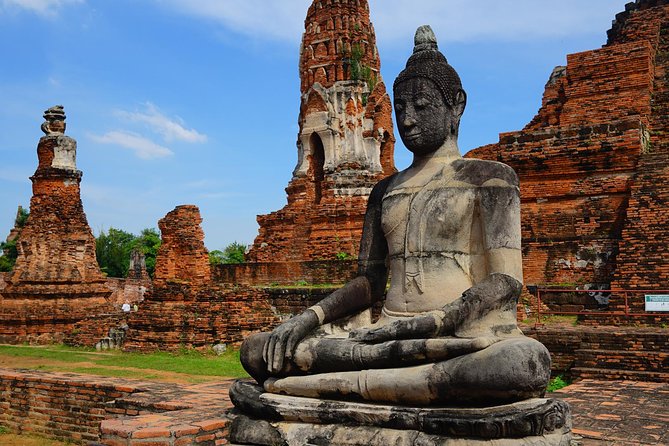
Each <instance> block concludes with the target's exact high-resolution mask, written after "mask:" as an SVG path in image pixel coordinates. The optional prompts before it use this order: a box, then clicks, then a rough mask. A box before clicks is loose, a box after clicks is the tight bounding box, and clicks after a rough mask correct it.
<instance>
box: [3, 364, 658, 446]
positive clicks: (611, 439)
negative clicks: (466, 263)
mask: <svg viewBox="0 0 669 446" xmlns="http://www.w3.org/2000/svg"><path fill="white" fill-rule="evenodd" d="M0 372H2V370H0ZM5 372H6V373H5V375H6V376H5V379H4V381H3V382H5V384H6V385H8V386H10V387H15V386H16V385H17V383H18V382H19V381H20V382H22V383H24V384H25V385H24V387H25V389H24V390H25V391H26V392H28V393H26V395H24V398H23V402H22V403H21V401H15V398H13V399H12V398H11V395H3V393H2V392H0V397H8V398H9V399H6V400H4V401H0V409H2V410H0V415H2V416H0V419H3V418H5V420H4V421H5V423H4V424H6V423H8V422H10V421H17V422H19V423H20V424H21V425H23V426H24V427H25V428H26V429H25V430H26V432H30V431H35V432H37V431H38V430H36V426H32V429H28V427H30V426H31V425H34V424H35V423H37V422H38V421H39V420H41V418H39V417H38V418H37V419H32V418H31V416H30V415H27V413H32V414H33V415H34V416H37V415H40V414H41V413H42V412H44V413H47V414H48V413H51V412H50V410H46V409H49V408H48V407H47V408H44V407H42V406H44V405H47V406H48V405H49V404H51V405H54V407H53V408H51V409H54V410H55V409H57V408H62V407H60V406H62V404H63V401H61V400H62V398H60V399H59V398H58V396H59V395H60V393H63V394H64V395H70V397H69V399H67V398H66V399H67V403H68V404H70V405H73V404H74V405H76V406H77V407H78V406H81V405H82V404H84V403H85V402H86V401H83V400H82V401H79V399H77V398H80V397H78V396H76V395H75V393H74V392H73V390H72V389H74V388H75V387H77V386H79V387H81V386H83V387H84V390H86V389H87V388H88V387H95V388H96V389H97V388H98V387H99V388H100V389H102V388H103V387H105V383H106V382H107V381H109V386H107V387H109V389H111V390H115V391H118V392H120V393H119V395H115V396H113V399H111V400H110V401H108V402H107V403H104V404H102V406H100V407H99V408H97V409H96V410H97V411H94V410H91V411H90V412H91V414H93V412H95V414H101V415H100V416H99V417H97V418H98V419H100V418H108V419H106V420H104V421H102V425H101V426H100V430H99V431H98V432H99V433H100V434H101V437H100V438H99V442H100V444H104V445H107V446H139V445H141V446H148V444H151V445H161V446H162V445H165V446H167V445H170V446H177V445H178V446H183V445H210V444H225V440H224V438H225V437H226V435H227V430H228V429H227V428H228V424H229V422H230V417H229V413H228V412H229V409H230V408H231V406H232V405H231V403H230V399H229V397H228V389H229V386H230V384H231V383H232V380H224V381H221V382H217V383H206V384H194V385H179V384H165V383H147V382H140V381H135V380H127V379H119V378H114V379H111V380H110V379H106V378H101V377H93V376H90V375H78V374H71V373H51V372H38V371H27V370H26V371H10V370H5ZM2 376H3V375H1V374H0V378H1V377H2ZM17 380H18V381H17ZM68 383H69V385H68ZM82 383H83V384H82ZM87 383H88V384H87ZM28 384H30V385H29V386H28ZM96 386H97V387H96ZM28 387H29V388H28ZM77 388H78V387H77ZM100 389H98V390H100ZM105 389H106V387H105ZM109 389H107V390H109ZM102 390H104V389H102ZM102 390H100V391H102ZM44 392H47V393H48V392H51V393H48V395H47V394H45V395H46V396H45V395H43V393H44ZM59 392H60V393H59ZM10 393H11V392H10ZM89 393H90V391H89ZM93 393H95V392H93ZM103 393H104V392H103ZM121 394H123V395H121ZM105 395H106V394H105ZM84 396H85V395H84ZM550 396H551V397H556V398H562V399H564V400H566V401H567V402H569V404H571V406H572V414H573V420H574V433H575V434H576V436H577V437H578V438H577V440H576V442H575V443H576V444H577V445H578V446H603V445H607V446H631V445H669V383H649V382H636V381H596V380H582V381H579V382H577V383H575V384H572V385H571V386H568V387H566V388H564V389H562V390H561V391H559V392H555V393H552V394H550ZM111 397H112V396H111V394H110V398H111ZM81 398H83V396H81ZM1 399H2V398H0V400H1ZM106 399H109V398H106ZM106 399H105V400H106ZM70 400H72V401H70ZM19 403H21V404H22V405H21V407H18V409H21V408H23V409H26V410H27V413H23V412H22V413H18V412H17V413H14V412H12V411H11V410H8V409H9V408H11V407H13V406H12V404H14V405H16V404H19ZM86 404H89V403H86ZM96 404H97V403H95V401H93V402H90V404H89V405H93V406H95V407H97V406H96ZM24 406H25V407H24ZM28 406H30V407H28ZM33 406H34V407H33ZM56 406H57V407H56ZM98 406H99V404H98ZM18 409H17V410H18ZM72 410H74V409H72ZM77 411H78V412H77V414H78V416H80V417H82V416H84V415H85V413H83V412H81V411H82V409H81V408H78V409H77ZM24 412H25V411H24ZM86 413H88V412H86ZM35 414H36V415H35ZM95 414H94V415H95ZM104 414H106V416H104ZM26 415H27V416H28V418H25V417H26ZM128 415H134V416H128ZM14 416H16V417H19V419H16V420H11V419H12V417H14ZM91 416H92V415H91ZM116 417H118V418H116ZM94 418H95V417H94ZM98 422H99V421H98ZM75 424H76V423H75ZM8 425H12V424H11V423H9V424H8ZM68 426H69V425H67V424H66V425H62V426H59V427H61V428H62V429H63V430H64V431H63V432H61V434H60V435H61V436H63V437H70V438H74V439H80V438H81V436H80V434H78V432H80V430H81V429H80V428H81V426H79V425H78V424H77V425H76V426H75V425H73V426H69V427H68ZM68 428H72V429H74V430H73V432H70V433H69V435H68V432H65V430H67V429H68ZM95 431H97V429H95V428H94V431H93V432H95ZM76 435H79V437H77V436H76Z"/></svg>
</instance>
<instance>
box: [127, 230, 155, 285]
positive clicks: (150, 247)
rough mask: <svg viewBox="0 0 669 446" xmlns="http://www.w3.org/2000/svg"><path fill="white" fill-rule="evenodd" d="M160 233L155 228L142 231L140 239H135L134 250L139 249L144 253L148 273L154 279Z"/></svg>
mask: <svg viewBox="0 0 669 446" xmlns="http://www.w3.org/2000/svg"><path fill="white" fill-rule="evenodd" d="M161 243H162V241H161V240H160V232H158V230H157V229H155V228H146V229H142V232H141V233H140V234H139V237H137V238H136V239H135V242H134V245H133V249H139V250H140V251H141V252H143V253H144V259H145V261H146V272H147V273H149V276H151V277H153V272H154V271H155V270H156V255H157V254H158V249H159V248H160V244H161Z"/></svg>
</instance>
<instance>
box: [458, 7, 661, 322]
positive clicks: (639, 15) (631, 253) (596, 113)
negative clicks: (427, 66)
mask: <svg viewBox="0 0 669 446" xmlns="http://www.w3.org/2000/svg"><path fill="white" fill-rule="evenodd" d="M667 73H669V0H637V1H636V2H634V3H628V4H627V5H626V7H625V11H624V12H621V13H620V14H618V15H617V16H616V19H615V20H614V21H613V27H612V29H611V30H610V31H609V32H608V42H607V43H606V45H604V46H603V47H602V48H601V49H597V50H593V51H586V52H582V53H577V54H570V55H568V56H567V66H564V67H557V68H556V69H555V70H554V72H553V74H552V75H551V78H550V80H549V81H548V83H547V85H546V90H545V92H544V97H543V103H542V107H541V109H540V110H539V112H538V114H537V115H536V116H535V117H534V119H533V120H532V121H531V122H530V123H529V124H528V125H527V126H526V127H525V128H524V129H523V130H521V131H516V132H509V133H502V134H501V135H500V138H499V142H498V143H496V144H491V145H488V146H484V147H481V148H478V149H475V150H473V151H472V152H470V153H469V154H468V156H472V157H476V158H486V159H494V160H499V161H502V162H504V163H507V164H509V165H510V166H512V167H513V168H514V169H515V170H516V172H517V173H518V175H519V177H520V181H521V199H522V207H521V208H522V225H523V226H522V228H523V255H524V257H523V260H524V262H523V264H524V275H525V282H526V283H528V284H537V285H549V284H561V285H567V286H570V287H574V286H576V287H581V288H582V289H589V288H600V289H608V288H610V287H618V288H624V289H644V288H646V289H669V249H667V243H666V240H668V239H669V225H667V222H666V220H667V218H666V216H667V215H668V214H669V137H668V135H669V119H667V116H669V78H668V77H667V75H666V74H667ZM632 306H633V309H634V310H639V309H642V307H643V302H634V303H633V304H632Z"/></svg>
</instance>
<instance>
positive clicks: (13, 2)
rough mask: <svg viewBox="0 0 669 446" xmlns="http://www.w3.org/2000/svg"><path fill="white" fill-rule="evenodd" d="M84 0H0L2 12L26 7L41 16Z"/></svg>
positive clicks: (52, 13)
mask: <svg viewBox="0 0 669 446" xmlns="http://www.w3.org/2000/svg"><path fill="white" fill-rule="evenodd" d="M81 3H84V0H0V7H1V8H0V12H2V11H3V10H9V9H26V10H28V11H31V12H34V13H36V14H39V15H41V16H45V17H53V16H56V15H57V14H58V10H59V9H60V8H62V7H64V6H68V5H74V4H81Z"/></svg>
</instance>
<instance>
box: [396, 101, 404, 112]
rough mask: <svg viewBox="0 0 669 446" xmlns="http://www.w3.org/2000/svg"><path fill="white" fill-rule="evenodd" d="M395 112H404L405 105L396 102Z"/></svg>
mask: <svg viewBox="0 0 669 446" xmlns="http://www.w3.org/2000/svg"><path fill="white" fill-rule="evenodd" d="M395 111H397V112H402V111H404V104H400V103H399V102H395Z"/></svg>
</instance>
